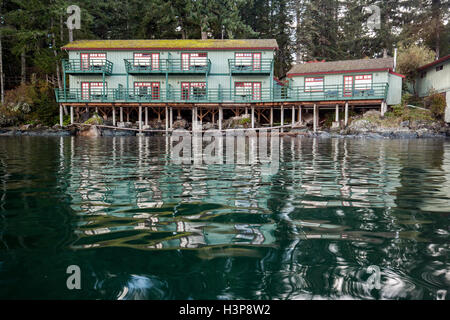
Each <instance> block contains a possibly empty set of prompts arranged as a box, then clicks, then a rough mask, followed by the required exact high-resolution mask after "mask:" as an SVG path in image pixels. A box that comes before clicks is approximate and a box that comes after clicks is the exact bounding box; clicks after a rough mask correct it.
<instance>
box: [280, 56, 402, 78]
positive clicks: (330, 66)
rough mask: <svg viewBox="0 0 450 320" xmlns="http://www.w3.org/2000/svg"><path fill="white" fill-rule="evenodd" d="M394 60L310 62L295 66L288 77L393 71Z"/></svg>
mask: <svg viewBox="0 0 450 320" xmlns="http://www.w3.org/2000/svg"><path fill="white" fill-rule="evenodd" d="M393 67H394V58H391V57H389V58H380V59H359V60H340V61H328V62H310V63H301V64H297V65H294V66H293V67H292V68H291V70H289V71H288V73H287V75H288V76H289V75H293V74H294V75H295V74H299V75H301V74H314V73H325V72H342V71H355V70H371V69H392V68H393Z"/></svg>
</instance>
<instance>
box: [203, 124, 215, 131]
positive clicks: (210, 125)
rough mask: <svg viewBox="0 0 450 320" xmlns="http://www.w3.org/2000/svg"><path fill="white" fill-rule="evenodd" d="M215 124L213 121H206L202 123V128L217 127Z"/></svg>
mask: <svg viewBox="0 0 450 320" xmlns="http://www.w3.org/2000/svg"><path fill="white" fill-rule="evenodd" d="M215 127H216V126H215V125H214V123H212V122H205V123H203V124H202V128H203V130H211V129H215Z"/></svg>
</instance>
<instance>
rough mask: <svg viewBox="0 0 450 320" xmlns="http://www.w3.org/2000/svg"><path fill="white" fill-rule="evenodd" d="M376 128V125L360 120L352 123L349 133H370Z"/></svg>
mask: <svg viewBox="0 0 450 320" xmlns="http://www.w3.org/2000/svg"><path fill="white" fill-rule="evenodd" d="M375 128H376V125H374V124H373V123H371V122H370V121H368V120H364V119H359V120H355V121H352V123H351V124H350V126H349V131H350V132H352V133H361V132H368V131H372V130H374V129H375Z"/></svg>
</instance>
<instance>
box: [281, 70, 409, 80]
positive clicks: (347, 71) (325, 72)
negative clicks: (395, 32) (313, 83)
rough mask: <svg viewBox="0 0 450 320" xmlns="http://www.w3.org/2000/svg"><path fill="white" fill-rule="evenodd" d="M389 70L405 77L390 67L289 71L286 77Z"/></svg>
mask: <svg viewBox="0 0 450 320" xmlns="http://www.w3.org/2000/svg"><path fill="white" fill-rule="evenodd" d="M383 71H385V72H389V73H391V74H393V75H396V76H399V77H402V78H405V76H404V75H402V74H399V73H396V72H394V71H392V69H391V68H379V69H357V70H339V71H322V72H307V73H289V74H288V75H287V77H288V78H292V77H301V76H314V75H323V74H344V73H361V72H383Z"/></svg>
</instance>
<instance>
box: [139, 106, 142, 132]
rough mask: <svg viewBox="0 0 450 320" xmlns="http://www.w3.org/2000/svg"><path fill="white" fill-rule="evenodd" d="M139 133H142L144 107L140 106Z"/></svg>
mask: <svg viewBox="0 0 450 320" xmlns="http://www.w3.org/2000/svg"><path fill="white" fill-rule="evenodd" d="M139 133H142V106H141V105H140V104H139Z"/></svg>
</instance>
